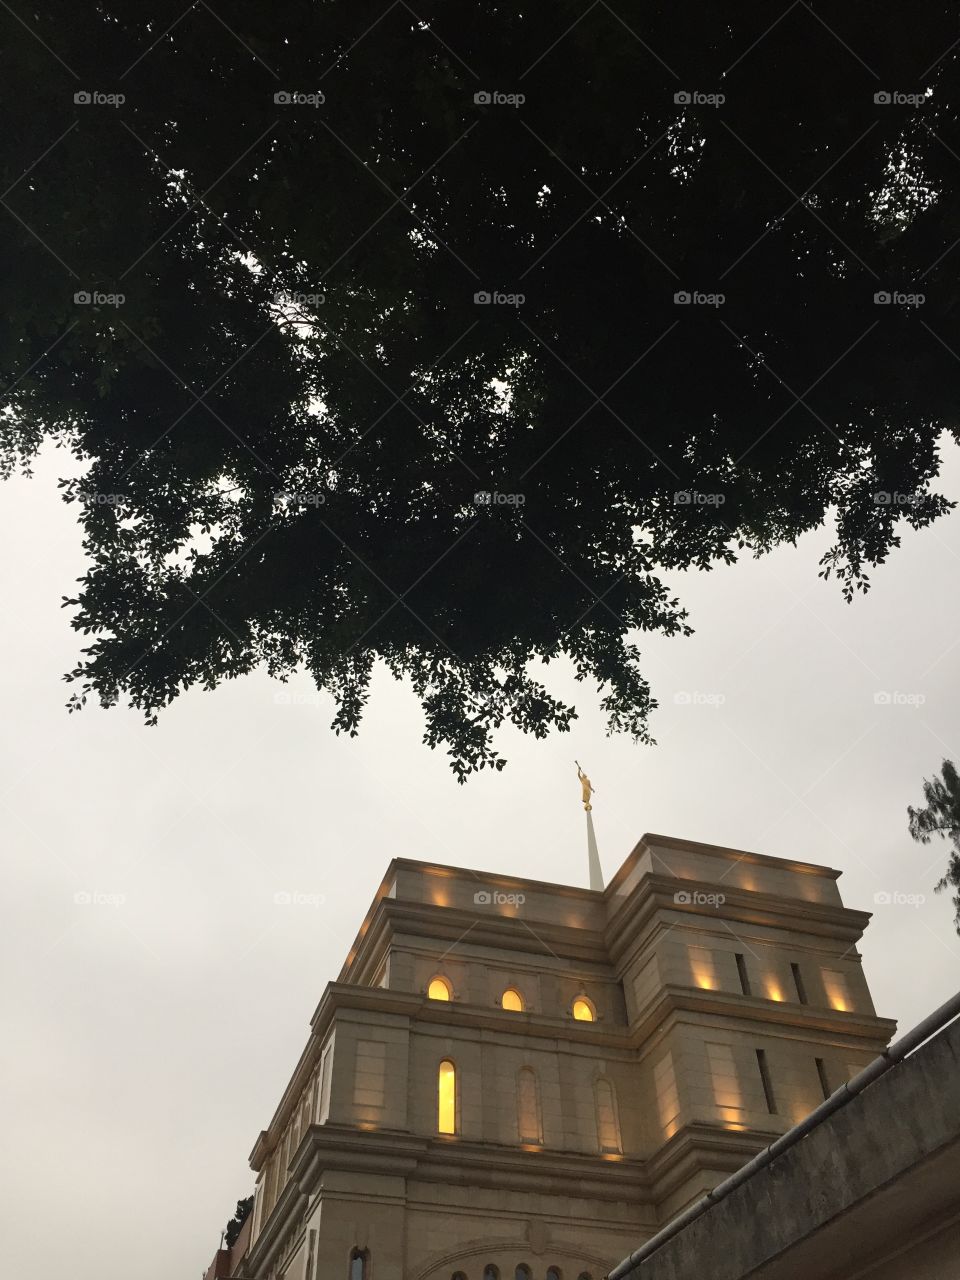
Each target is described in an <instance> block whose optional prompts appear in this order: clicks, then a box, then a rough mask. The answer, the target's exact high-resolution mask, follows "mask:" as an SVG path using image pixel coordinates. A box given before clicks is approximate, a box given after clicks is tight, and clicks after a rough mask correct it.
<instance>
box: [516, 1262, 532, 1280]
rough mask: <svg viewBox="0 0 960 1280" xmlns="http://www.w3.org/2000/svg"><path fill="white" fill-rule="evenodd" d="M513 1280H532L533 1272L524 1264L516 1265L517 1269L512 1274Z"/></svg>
mask: <svg viewBox="0 0 960 1280" xmlns="http://www.w3.org/2000/svg"><path fill="white" fill-rule="evenodd" d="M513 1280H533V1272H532V1271H531V1270H530V1268H529V1267H528V1266H527V1264H526V1263H525V1262H520V1263H518V1264H517V1269H516V1271H515V1272H514V1273H513Z"/></svg>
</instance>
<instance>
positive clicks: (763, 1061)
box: [757, 1049, 777, 1116]
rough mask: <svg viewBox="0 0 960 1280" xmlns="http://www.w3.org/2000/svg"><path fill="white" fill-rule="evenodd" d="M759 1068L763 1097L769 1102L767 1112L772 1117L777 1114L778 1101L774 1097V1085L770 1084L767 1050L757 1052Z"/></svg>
mask: <svg viewBox="0 0 960 1280" xmlns="http://www.w3.org/2000/svg"><path fill="white" fill-rule="evenodd" d="M757 1067H758V1068H759V1070H760V1080H761V1083H762V1084H763V1096H764V1097H765V1098H766V1100H767V1110H768V1111H769V1112H770V1114H771V1115H772V1116H775V1115H776V1114H777V1100H776V1098H775V1097H774V1095H773V1085H772V1084H771V1082H770V1068H769V1067H768V1066H767V1054H766V1050H764V1049H758V1050H757Z"/></svg>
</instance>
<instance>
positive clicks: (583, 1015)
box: [573, 996, 597, 1022]
mask: <svg viewBox="0 0 960 1280" xmlns="http://www.w3.org/2000/svg"><path fill="white" fill-rule="evenodd" d="M573 1016H574V1017H575V1018H576V1020H577V1021H578V1022H596V1020H597V1013H596V1010H595V1009H594V1007H593V1005H592V1004H591V1003H590V1001H589V1000H588V999H587V997H586V996H577V998H576V1000H574V1002H573Z"/></svg>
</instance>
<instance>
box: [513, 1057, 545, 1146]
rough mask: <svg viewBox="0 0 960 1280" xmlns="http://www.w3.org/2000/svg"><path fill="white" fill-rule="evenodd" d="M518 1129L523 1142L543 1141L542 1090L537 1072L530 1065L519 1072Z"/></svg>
mask: <svg viewBox="0 0 960 1280" xmlns="http://www.w3.org/2000/svg"><path fill="white" fill-rule="evenodd" d="M517 1131H518V1132H519V1134H520V1141H521V1142H542V1141H543V1126H542V1124H541V1122H540V1091H539V1089H538V1088H537V1076H536V1073H535V1072H534V1071H533V1070H532V1069H531V1068H530V1067H521V1068H520V1070H519V1071H518V1072H517Z"/></svg>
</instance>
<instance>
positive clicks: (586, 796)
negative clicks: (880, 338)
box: [574, 760, 595, 813]
mask: <svg viewBox="0 0 960 1280" xmlns="http://www.w3.org/2000/svg"><path fill="white" fill-rule="evenodd" d="M574 764H575V765H576V766H577V777H578V778H579V779H580V786H581V787H582V789H583V795H582V799H583V807H584V809H585V810H586V811H587V812H588V813H589V811H590V810H591V809H592V808H593V805H592V804H591V803H590V797H591V796H592V795H593V794H594V791H595V788H594V786H593V783H592V782H591V781H590V779H589V778H588V777H587V775H586V774H585V773H584V772H583V770H582V769H581V768H580V762H579V760H575V761H574Z"/></svg>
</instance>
